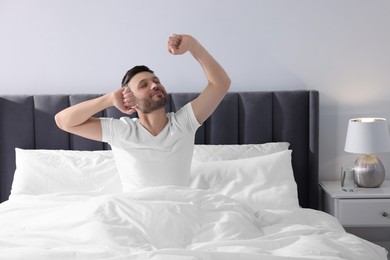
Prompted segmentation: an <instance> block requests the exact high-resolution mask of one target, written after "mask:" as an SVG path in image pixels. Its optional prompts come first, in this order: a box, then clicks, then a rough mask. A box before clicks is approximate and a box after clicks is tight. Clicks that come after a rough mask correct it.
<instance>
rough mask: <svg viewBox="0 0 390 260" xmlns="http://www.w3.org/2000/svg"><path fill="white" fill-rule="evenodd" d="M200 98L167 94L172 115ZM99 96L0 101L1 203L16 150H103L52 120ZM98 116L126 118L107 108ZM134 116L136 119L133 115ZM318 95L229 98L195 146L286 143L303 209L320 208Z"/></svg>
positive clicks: (241, 95) (308, 92)
mask: <svg viewBox="0 0 390 260" xmlns="http://www.w3.org/2000/svg"><path fill="white" fill-rule="evenodd" d="M197 95H198V93H171V94H170V95H169V102H168V103H167V111H176V110H178V109H179V108H180V107H182V106H183V105H184V104H186V103H187V102H189V101H191V100H192V99H194V98H195V97H196V96H197ZM97 96H99V95H97V94H86V95H82V94H74V95H8V96H0V201H1V202H2V201H4V200H7V199H8V196H9V194H10V190H11V185H12V180H13V174H14V171H15V151H14V149H15V147H19V148H24V149H70V150H103V149H109V147H108V146H107V145H106V144H103V143H100V142H95V141H90V140H87V139H84V138H81V137H78V136H74V135H71V134H68V133H66V132H64V131H62V130H60V129H58V127H57V126H56V125H55V122H54V115H55V114H56V113H57V112H58V111H60V110H62V109H64V108H66V107H68V106H70V105H73V104H76V103H79V102H81V101H84V100H88V99H91V98H94V97H97ZM96 116H99V117H100V116H104V117H115V118H118V117H121V116H124V115H123V114H121V113H120V112H119V111H118V110H116V109H115V108H109V109H107V110H105V111H102V112H101V113H99V114H97V115H96ZM135 116H136V115H135ZM318 117H319V93H318V92H317V91H315V90H301V91H300V90H299V91H263V92H231V93H228V94H227V95H226V97H225V98H224V100H223V101H222V103H221V104H220V105H219V107H218V108H217V110H216V111H215V112H214V114H213V115H212V116H211V117H210V118H209V119H208V120H207V121H206V122H205V123H204V124H203V125H202V126H201V127H200V128H199V129H198V131H197V134H196V143H197V144H251V143H266V142H278V141H286V142H289V143H290V144H291V145H290V148H291V149H292V150H293V155H292V156H293V158H292V164H293V169H294V177H295V180H296V182H297V184H298V196H299V201H300V205H301V206H302V207H309V208H315V209H317V208H318V132H319V129H318V124H319V123H318V122H319V120H318Z"/></svg>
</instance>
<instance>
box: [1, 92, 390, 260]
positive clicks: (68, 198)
mask: <svg viewBox="0 0 390 260" xmlns="http://www.w3.org/2000/svg"><path fill="white" fill-rule="evenodd" d="M196 95H197V93H171V94H169V102H168V104H167V107H166V108H167V111H176V110H177V109H179V108H180V107H182V106H183V105H184V104H186V103H187V102H188V101H190V100H192V99H193V98H194V97H196ZM97 96H98V95H97V94H85V95H81V94H74V95H9V96H0V120H1V124H0V199H1V202H2V203H1V204H0V258H2V259H112V260H114V259H118V260H119V259H365V260H367V259H387V258H386V255H387V252H386V251H385V250H384V249H383V248H381V247H379V246H377V245H375V244H372V243H370V242H368V241H366V240H363V239H360V238H358V237H356V236H354V235H351V234H348V233H346V232H345V231H344V229H343V228H342V227H341V225H340V224H339V222H338V221H337V220H336V219H335V218H333V217H332V216H330V215H328V214H326V213H324V212H321V211H318V208H319V199H318V193H319V192H318V134H319V129H318V127H319V119H318V117H319V111H318V110H319V93H318V92H317V91H315V90H297V91H263V92H231V93H228V94H227V96H226V97H225V98H224V100H223V101H222V103H221V104H220V106H219V107H218V108H217V110H216V111H215V113H214V114H213V115H212V116H211V117H210V118H209V119H208V120H207V121H206V122H205V123H204V124H203V125H202V126H201V128H200V129H199V130H198V131H197V134H196V138H195V143H196V146H195V150H194V157H193V165H192V170H191V181H190V184H189V186H188V187H178V186H163V187H148V188H145V189H141V190H136V191H132V192H126V193H123V192H121V186H120V185H121V184H120V179H119V177H118V176H117V172H116V168H115V161H114V158H113V156H112V153H111V151H110V148H109V146H107V145H106V144H103V143H99V142H94V141H89V140H86V139H83V138H80V137H77V136H73V135H70V134H67V133H65V132H63V131H61V130H59V129H58V128H57V127H56V125H55V123H54V120H53V117H54V115H55V114H56V113H57V112H58V111H60V110H61V109H63V108H65V107H68V106H69V105H72V104H76V103H78V102H81V101H83V100H87V99H91V98H94V97H97ZM96 116H105V117H115V118H119V117H121V116H124V115H122V114H121V113H120V112H118V111H117V110H115V109H107V110H105V111H102V112H101V113H100V114H97V115H96Z"/></svg>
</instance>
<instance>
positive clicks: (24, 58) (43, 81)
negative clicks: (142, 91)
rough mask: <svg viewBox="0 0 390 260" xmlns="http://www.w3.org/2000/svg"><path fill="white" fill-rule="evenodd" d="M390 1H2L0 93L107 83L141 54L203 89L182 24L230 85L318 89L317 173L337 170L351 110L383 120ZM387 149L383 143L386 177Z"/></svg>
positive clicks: (176, 80)
mask: <svg viewBox="0 0 390 260" xmlns="http://www.w3.org/2000/svg"><path fill="white" fill-rule="evenodd" d="M389 12H390V2H389V1H387V0H343V1H339V0H326V1H325V0H322V1H321V0H319V1H312V0H294V1H292V0H272V1H271V0H268V1H267V0H262V1H261V0H258V1H257V0H240V1H238V0H213V1H209V0H197V1H181V0H164V1H160V0H139V1H126V0H112V1H108V0H106V1H105V0H84V1H77V0H56V1H53V0H35V1H30V0H0V35H1V38H0V94H58V93H104V92H108V91H111V90H113V89H115V88H117V87H119V84H120V80H121V78H122V76H123V74H124V72H125V71H126V70H127V69H128V68H130V67H132V66H133V65H136V64H147V65H149V66H150V67H151V68H152V69H154V70H155V71H156V73H157V74H158V76H159V77H160V78H161V80H162V82H163V83H164V85H165V86H166V88H167V89H168V91H200V90H202V88H203V86H204V85H205V78H204V76H203V72H202V70H201V68H200V66H199V65H198V64H197V62H196V61H194V60H193V58H192V57H191V56H190V55H184V56H171V55H169V54H168V52H167V51H166V42H167V38H168V36H169V35H170V34H171V33H188V34H192V35H194V36H196V37H197V38H198V39H199V41H201V42H202V43H203V45H204V46H205V47H207V48H208V49H209V51H210V52H211V53H212V54H213V55H214V56H215V58H216V59H217V60H219V61H220V63H221V64H222V65H223V66H224V67H225V68H226V70H227V71H228V73H229V75H230V76H231V78H232V81H233V85H232V89H231V90H232V91H253V90H294V89H317V90H319V91H320V95H321V96H320V98H321V105H320V106H321V107H320V116H321V118H320V127H321V128H320V129H321V130H320V131H321V132H320V179H322V180H332V179H337V178H338V176H339V168H340V166H341V165H342V164H350V163H352V162H353V160H354V158H355V157H356V155H353V154H347V153H345V152H344V151H343V149H344V140H345V133H346V129H347V123H348V119H350V118H353V117H361V116H380V117H385V118H387V119H388V120H390V104H389V102H388V101H389V99H390V73H389V72H390V16H389V15H388V14H389ZM389 155H390V154H389V153H384V154H381V155H380V157H381V158H382V160H383V162H384V164H385V167H386V169H387V171H388V173H387V179H390V156H389Z"/></svg>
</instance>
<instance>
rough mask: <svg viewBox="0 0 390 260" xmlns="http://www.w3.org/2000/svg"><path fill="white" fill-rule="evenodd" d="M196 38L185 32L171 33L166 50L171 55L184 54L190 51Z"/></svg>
mask: <svg viewBox="0 0 390 260" xmlns="http://www.w3.org/2000/svg"><path fill="white" fill-rule="evenodd" d="M195 41H196V40H195V39H194V38H193V37H192V36H190V35H185V34H172V35H171V36H170V37H169V39H168V51H169V52H170V53H171V54H173V55H180V54H184V53H186V52H187V51H191V50H192V48H193V44H194V42H195Z"/></svg>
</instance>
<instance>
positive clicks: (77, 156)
mask: <svg viewBox="0 0 390 260" xmlns="http://www.w3.org/2000/svg"><path fill="white" fill-rule="evenodd" d="M15 153H16V170H15V175H14V180H13V183H12V190H11V197H12V196H17V195H21V194H26V195H27V194H28V195H37V194H45V193H55V192H96V193H98V194H108V193H115V192H118V191H121V190H122V185H121V182H120V179H119V174H118V171H117V169H116V165H115V161H114V157H113V154H112V151H70V150H24V149H19V148H16V149H15Z"/></svg>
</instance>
